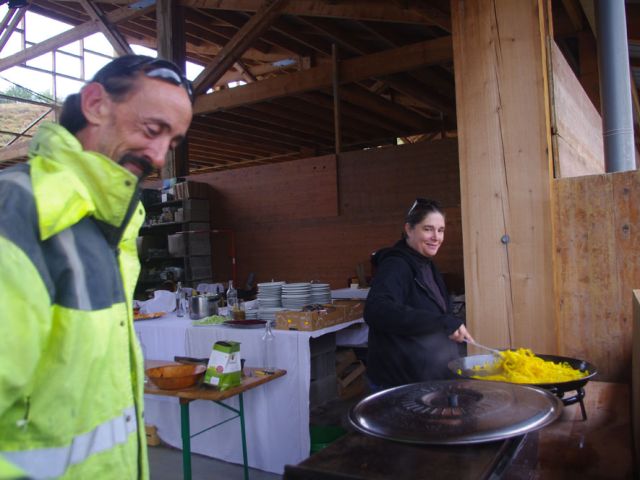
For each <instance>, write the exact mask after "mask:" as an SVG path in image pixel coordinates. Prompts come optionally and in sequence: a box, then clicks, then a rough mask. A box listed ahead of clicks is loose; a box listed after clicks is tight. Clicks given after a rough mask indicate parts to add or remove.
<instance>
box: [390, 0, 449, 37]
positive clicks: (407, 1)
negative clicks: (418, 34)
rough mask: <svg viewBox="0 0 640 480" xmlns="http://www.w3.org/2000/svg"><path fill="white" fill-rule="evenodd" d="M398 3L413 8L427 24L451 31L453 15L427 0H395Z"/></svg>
mask: <svg viewBox="0 0 640 480" xmlns="http://www.w3.org/2000/svg"><path fill="white" fill-rule="evenodd" d="M394 3H395V4H396V5H400V6H402V7H403V8H406V9H409V10H413V11H415V12H416V14H417V15H418V16H420V17H421V18H422V19H423V20H424V21H425V23H426V24H427V25H435V26H436V27H440V28H441V29H443V30H444V31H445V32H447V33H451V15H448V14H446V13H444V12H442V11H441V10H439V9H438V8H436V7H434V6H432V5H429V4H427V3H426V2H422V1H416V0H394Z"/></svg>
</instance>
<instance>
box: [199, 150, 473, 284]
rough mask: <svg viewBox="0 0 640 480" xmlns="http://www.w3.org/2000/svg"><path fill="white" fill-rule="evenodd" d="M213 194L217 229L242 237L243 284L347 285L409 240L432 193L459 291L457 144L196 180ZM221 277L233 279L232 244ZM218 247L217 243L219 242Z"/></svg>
mask: <svg viewBox="0 0 640 480" xmlns="http://www.w3.org/2000/svg"><path fill="white" fill-rule="evenodd" d="M191 180H194V181H198V182H206V183H209V184H210V185H212V187H213V189H214V200H213V209H214V213H213V224H212V227H213V228H223V227H230V228H232V229H234V230H235V232H236V237H237V262H238V280H239V282H240V285H243V284H244V282H245V281H246V278H247V276H248V274H249V272H254V273H255V274H256V279H257V281H258V282H262V281H269V280H271V279H277V280H285V281H288V282H295V281H308V280H318V281H323V282H329V283H331V286H332V288H342V287H345V286H346V285H347V280H348V278H349V277H351V276H355V275H356V267H357V265H358V264H359V263H361V264H364V266H365V271H366V272H367V274H369V273H370V265H369V255H370V254H371V253H372V252H374V251H375V250H377V249H379V248H381V247H384V246H388V245H391V244H393V243H394V242H395V241H396V240H397V239H399V238H400V233H401V231H402V225H403V222H404V216H405V214H406V211H407V209H408V208H409V207H410V206H411V203H412V202H413V200H414V199H415V198H416V197H418V196H420V197H429V196H430V197H433V198H436V199H438V200H440V201H441V202H442V203H443V205H444V207H445V210H446V213H447V234H446V237H445V244H444V245H443V247H442V249H441V251H440V253H439V254H438V256H437V257H436V263H437V264H438V266H439V267H440V269H441V270H442V271H443V272H446V273H447V274H448V275H447V278H449V279H450V281H451V285H453V286H454V290H457V291H460V290H461V288H463V287H462V278H463V262H462V231H461V220H460V180H459V174H458V162H457V142H456V140H455V139H448V140H442V141H437V142H425V143H420V144H415V145H404V146H398V147H394V148H385V149H377V150H367V151H362V152H353V153H346V154H342V155H340V157H339V159H338V160H337V162H336V159H335V157H334V156H324V157H316V158H310V159H305V160H297V161H293V162H286V163H280V164H277V165H269V166H256V167H251V168H244V169H238V170H231V171H225V172H217V173H209V174H204V175H198V176H194V177H192V178H191ZM215 245H217V247H216V250H217V252H218V253H219V254H220V255H221V256H220V257H218V256H217V255H216V256H215V257H214V270H215V271H216V277H217V280H227V279H228V278H230V272H231V270H230V266H229V265H230V264H229V262H228V261H227V259H226V257H225V255H226V244H225V241H224V239H219V240H217V243H216V244H215ZM215 245H214V246H215Z"/></svg>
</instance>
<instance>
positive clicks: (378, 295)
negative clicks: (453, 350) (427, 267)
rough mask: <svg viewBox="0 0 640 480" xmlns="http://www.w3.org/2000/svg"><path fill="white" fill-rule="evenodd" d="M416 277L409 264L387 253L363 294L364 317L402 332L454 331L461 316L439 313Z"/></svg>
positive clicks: (388, 330) (373, 324) (388, 329)
mask: <svg viewBox="0 0 640 480" xmlns="http://www.w3.org/2000/svg"><path fill="white" fill-rule="evenodd" d="M425 288H426V287H424V285H421V284H420V283H419V281H418V280H416V278H415V275H414V272H413V270H412V269H411V267H410V266H409V264H408V263H407V262H406V261H405V260H404V259H402V258H400V257H393V256H391V257H388V258H385V259H384V261H383V262H381V264H380V265H379V267H378V271H377V272H376V276H375V277H374V280H373V285H372V286H371V290H370V291H369V295H368V296H367V302H366V304H365V309H364V319H365V321H366V322H367V324H368V325H369V326H370V327H372V328H375V329H377V330H378V331H381V332H385V333H389V334H393V335H402V336H411V335H424V334H431V333H436V332H442V331H444V332H445V333H446V334H447V335H451V334H452V333H453V332H455V331H456V330H457V329H458V328H459V327H460V325H462V323H463V322H462V319H460V318H458V317H456V316H454V315H451V314H449V313H443V312H442V310H441V309H440V307H439V306H438V305H437V304H436V303H435V302H434V301H433V300H431V299H430V298H429V296H428V295H427V292H426V291H425Z"/></svg>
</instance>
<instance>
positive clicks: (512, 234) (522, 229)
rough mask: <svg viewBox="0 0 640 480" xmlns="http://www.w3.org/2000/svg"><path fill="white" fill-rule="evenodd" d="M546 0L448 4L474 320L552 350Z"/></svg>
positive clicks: (480, 334)
mask: <svg viewBox="0 0 640 480" xmlns="http://www.w3.org/2000/svg"><path fill="white" fill-rule="evenodd" d="M544 5H545V2H543V1H539V2H538V1H518V2H513V1H510V0H502V1H501V0H493V1H464V0H455V1H452V2H451V11H452V26H453V45H454V66H455V76H456V104H457V114H458V135H459V144H460V176H461V199H462V212H463V217H462V222H463V232H464V265H465V268H464V271H465V285H466V300H467V319H468V321H469V324H470V326H471V328H472V331H473V332H474V335H475V337H476V338H477V339H478V340H479V341H482V342H483V343H486V344H490V345H494V346H496V347H503V348H504V347H528V348H531V349H533V350H534V351H536V352H539V353H554V351H555V350H556V348H557V346H556V332H555V321H554V308H553V305H554V297H553V293H554V292H553V265H552V259H551V258H552V255H551V253H552V247H551V241H550V240H551V235H552V232H551V206H550V185H549V183H550V179H551V178H552V172H551V161H550V138H549V136H548V132H549V126H548V125H549V122H548V112H547V109H546V106H547V101H548V97H547V90H546V85H547V83H546V77H545V72H546V57H545V51H544V48H543V46H544V44H545V38H546V35H545V33H544V31H542V30H541V28H542V25H543V24H544V22H542V20H541V19H542V18H543V17H544V12H542V11H541V9H542V8H544Z"/></svg>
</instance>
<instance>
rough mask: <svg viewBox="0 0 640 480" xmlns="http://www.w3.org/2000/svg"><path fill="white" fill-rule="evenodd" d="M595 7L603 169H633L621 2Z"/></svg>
mask: <svg viewBox="0 0 640 480" xmlns="http://www.w3.org/2000/svg"><path fill="white" fill-rule="evenodd" d="M595 7H596V23H597V31H598V66H599V68H598V69H599V72H600V97H601V104H602V135H603V139H604V159H605V169H606V171H607V172H620V171H625V170H635V169H636V162H635V145H634V139H633V116H632V107H631V84H630V82H629V75H630V74H629V46H628V44H627V21H626V18H625V7H624V0H604V1H603V0H596V2H595Z"/></svg>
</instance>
